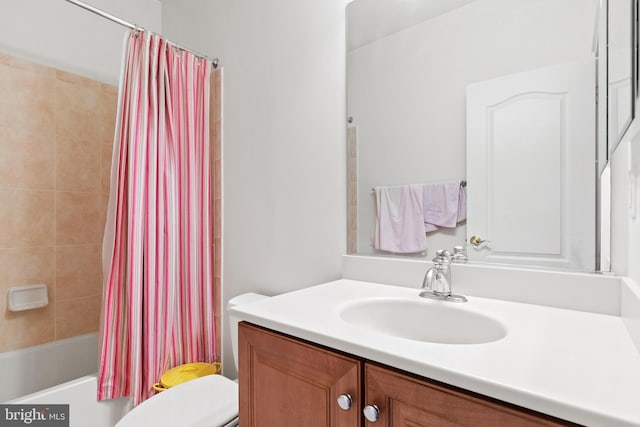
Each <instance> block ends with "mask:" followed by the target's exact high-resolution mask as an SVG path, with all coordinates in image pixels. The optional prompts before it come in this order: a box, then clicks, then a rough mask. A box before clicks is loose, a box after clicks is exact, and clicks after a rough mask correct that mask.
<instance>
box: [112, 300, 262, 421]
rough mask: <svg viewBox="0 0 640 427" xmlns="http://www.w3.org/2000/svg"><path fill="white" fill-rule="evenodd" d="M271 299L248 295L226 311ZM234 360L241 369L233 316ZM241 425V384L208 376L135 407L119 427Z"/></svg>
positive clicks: (164, 392)
mask: <svg viewBox="0 0 640 427" xmlns="http://www.w3.org/2000/svg"><path fill="white" fill-rule="evenodd" d="M265 298H268V297H266V296H264V295H259V294H254V293H247V294H242V295H238V296H237V297H235V298H232V299H231V300H229V304H228V305H227V308H229V307H234V306H237V305H242V304H248V303H251V302H254V301H259V300H262V299H265ZM229 326H230V330H231V346H232V348H233V360H234V362H235V364H236V368H237V367H238V319H237V318H236V317H235V316H233V315H230V316H229ZM237 425H238V383H237V382H235V381H232V380H230V379H228V378H226V377H223V376H222V375H207V376H204V377H201V378H197V379H194V380H191V381H187V382H185V383H182V384H179V385H177V386H175V387H171V388H170V389H168V390H166V391H163V392H162V393H159V394H157V395H155V396H153V397H151V398H149V399H147V400H145V401H144V402H142V403H141V404H140V405H138V406H136V407H135V408H133V409H132V410H131V411H130V412H129V413H127V414H126V415H125V416H124V417H123V418H122V419H121V420H120V421H119V422H118V423H117V424H116V427H144V426H153V427H162V426H181V427H205V426H206V427H234V426H237Z"/></svg>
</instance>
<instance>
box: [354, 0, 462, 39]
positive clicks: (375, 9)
mask: <svg viewBox="0 0 640 427" xmlns="http://www.w3.org/2000/svg"><path fill="white" fill-rule="evenodd" d="M472 1H475V0H355V1H352V2H351V3H349V4H348V6H347V50H349V51H350V50H353V49H356V48H358V47H360V46H362V45H365V44H367V43H371V42H373V41H375V40H378V39H380V38H382V37H386V36H388V35H390V34H393V33H396V32H398V31H401V30H403V29H405V28H408V27H411V26H413V25H416V24H418V23H420V22H422V21H426V20H427V19H431V18H434V17H436V16H438V15H442V14H444V13H447V12H449V11H451V10H453V9H456V8H459V7H461V6H464V5H466V4H468V3H471V2H472Z"/></svg>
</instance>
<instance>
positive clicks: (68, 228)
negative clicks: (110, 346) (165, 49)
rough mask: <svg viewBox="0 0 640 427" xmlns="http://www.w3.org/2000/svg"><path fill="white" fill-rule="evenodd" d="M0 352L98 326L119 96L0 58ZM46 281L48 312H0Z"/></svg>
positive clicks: (215, 194) (217, 86) (217, 150)
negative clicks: (24, 288) (18, 293)
mask: <svg viewBox="0 0 640 427" xmlns="http://www.w3.org/2000/svg"><path fill="white" fill-rule="evenodd" d="M221 89H222V71H221V70H216V71H214V72H213V73H212V76H211V96H210V102H211V113H210V119H211V120H210V138H211V175H212V182H211V184H212V205H213V206H212V213H213V216H214V218H213V238H214V240H213V242H212V243H213V244H212V249H213V257H214V260H213V261H214V263H213V265H214V270H213V274H214V283H213V286H214V295H215V301H216V307H215V312H216V315H215V322H216V337H217V342H216V347H217V348H218V349H220V337H221V329H220V325H221V316H220V313H221V304H220V295H221V291H220V290H221V286H222V271H221V268H220V265H221V264H220V263H221V252H222V239H221V237H222V232H221V215H222V185H221V181H222V164H221V159H222V153H221V151H222V147H221V140H222V122H221V115H222V111H221V105H222V104H221V102H222V98H221V94H222V90H221ZM0 93H2V94H3V96H2V97H0V150H1V152H2V153H3V155H2V158H1V159H0V313H2V314H1V315H0V352H4V351H9V350H15V349H19V348H24V347H29V346H32V345H37V344H42V343H45V342H48V341H52V340H55V339H62V338H68V337H72V336H76V335H80V334H85V333H89V332H96V331H97V330H98V327H99V318H100V309H101V295H102V277H101V276H102V273H101V272H102V265H101V248H102V233H103V230H104V223H105V220H106V210H107V205H108V201H109V186H110V172H111V157H112V151H113V136H114V130H115V118H116V113H117V98H118V91H117V88H116V87H114V86H110V85H107V84H104V83H100V82H97V81H94V80H91V79H87V78H84V77H81V76H78V75H74V74H71V73H67V72H63V71H60V70H56V69H53V68H49V67H45V66H41V65H37V64H32V63H30V62H28V61H23V60H21V59H18V58H14V57H12V56H10V55H6V54H2V53H0ZM36 283H45V284H46V285H47V287H48V292H49V305H48V306H47V307H45V308H41V309H36V310H28V311H24V312H18V313H13V312H9V311H8V310H7V307H6V305H7V291H8V289H9V288H10V287H11V286H19V285H28V284H36Z"/></svg>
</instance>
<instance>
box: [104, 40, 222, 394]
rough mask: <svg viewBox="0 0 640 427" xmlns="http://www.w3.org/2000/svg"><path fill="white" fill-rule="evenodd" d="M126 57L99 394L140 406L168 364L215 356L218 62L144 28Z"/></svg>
mask: <svg viewBox="0 0 640 427" xmlns="http://www.w3.org/2000/svg"><path fill="white" fill-rule="evenodd" d="M122 62H123V65H122V71H121V75H120V90H119V100H118V117H117V125H116V132H115V138H114V147H113V160H112V168H111V190H110V197H109V208H108V212H107V224H106V227H105V236H104V242H103V271H104V275H105V279H104V290H103V305H102V311H103V313H102V323H101V348H100V368H99V376H98V399H99V400H103V399H112V398H117V397H123V396H130V397H131V398H132V400H133V403H134V404H136V405H137V404H138V403H140V402H142V401H143V400H145V399H146V398H148V397H150V396H151V395H152V394H153V391H152V384H153V383H154V382H156V381H159V379H160V376H161V375H162V373H164V372H165V371H166V370H167V369H169V368H171V367H173V366H176V365H179V364H183V363H189V362H213V361H215V360H216V348H215V328H214V326H215V325H214V312H213V311H214V295H213V280H212V277H213V275H212V265H211V264H212V230H211V227H212V225H211V224H212V222H211V221H212V216H211V198H210V182H211V181H210V157H209V156H210V154H209V89H210V86H209V85H210V80H209V77H210V73H211V62H210V61H207V60H205V59H202V58H199V57H196V56H194V55H193V54H191V53H189V52H185V51H183V50H180V49H178V48H176V47H173V46H172V45H170V44H168V43H167V42H166V40H164V39H162V38H161V37H159V36H157V35H154V34H150V33H148V32H144V31H140V30H133V31H131V32H130V33H129V34H128V35H127V36H126V37H125V45H124V48H123V61H122Z"/></svg>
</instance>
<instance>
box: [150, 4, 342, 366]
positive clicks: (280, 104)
mask: <svg viewBox="0 0 640 427" xmlns="http://www.w3.org/2000/svg"><path fill="white" fill-rule="evenodd" d="M344 6H345V1H344V0H322V1H318V0H275V1H269V2H267V1H264V0H234V1H228V0H187V1H177V0H176V1H165V2H164V4H163V13H162V15H163V22H162V27H163V31H164V34H165V35H166V36H167V37H169V38H170V39H173V40H175V41H176V42H178V43H181V44H184V45H186V46H189V47H191V48H193V49H196V50H198V51H201V52H203V53H205V54H207V55H209V56H212V57H214V56H217V57H219V58H220V61H221V65H222V67H223V70H224V75H223V128H224V129H223V205H224V206H223V255H222V256H223V284H222V286H223V304H225V305H226V303H227V301H228V300H229V298H231V297H233V296H235V295H237V294H240V293H243V292H247V291H255V292H262V293H265V294H268V295H273V294H278V293H282V292H286V291H291V290H295V289H299V288H303V287H306V286H310V285H313V284H317V283H321V282H325V281H328V280H331V279H335V278H338V277H340V274H341V271H340V267H341V255H342V254H343V253H344V252H345V242H346V224H345V223H346V188H345V187H346V171H345V162H346V153H345V151H346V143H345V139H346V138H345V133H346V132H345V124H346V120H345V116H346V113H345V100H344V94H345V75H344V74H345V71H344V70H345V22H344V16H345V11H344ZM222 326H223V330H224V333H225V335H224V346H223V347H224V358H223V362H224V364H225V374H226V375H229V376H233V375H234V374H235V369H234V368H233V363H232V358H231V349H230V345H229V333H228V327H227V324H226V313H225V320H224V321H223V325H222Z"/></svg>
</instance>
